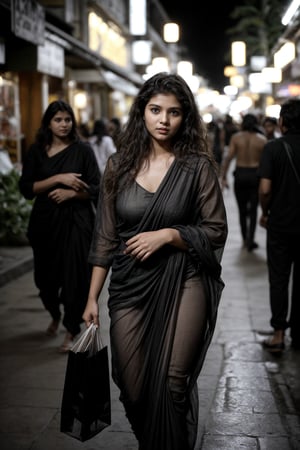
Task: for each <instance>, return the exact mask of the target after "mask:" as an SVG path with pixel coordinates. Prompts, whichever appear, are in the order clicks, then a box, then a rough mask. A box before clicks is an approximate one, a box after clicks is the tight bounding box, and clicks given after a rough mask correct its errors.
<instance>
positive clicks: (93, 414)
mask: <svg viewBox="0 0 300 450" xmlns="http://www.w3.org/2000/svg"><path fill="white" fill-rule="evenodd" d="M92 326H93V325H92ZM89 329H90V327H89ZM89 329H88V331H87V332H85V334H86V333H89ZM97 333H98V332H97V331H95V330H93V333H90V334H91V336H90V337H91V341H94V340H95V339H96V334H97ZM85 337H86V336H85ZM90 344H91V345H90ZM91 348H93V350H92V351H91ZM110 424H111V397H110V375H109V362H108V351H107V346H104V347H101V348H100V349H99V346H97V345H96V347H95V342H91V343H89V345H88V346H87V347H85V351H82V348H81V349H80V350H79V351H78V350H77V352H76V351H73V349H71V350H70V351H69V354H68V361H67V368H66V374H65V383H64V389H63V397H62V404H61V423H60V431H61V432H63V433H66V434H68V435H70V436H72V437H74V438H76V439H79V440H80V441H86V440H88V439H90V438H92V437H93V436H95V435H96V434H98V433H100V431H102V430H103V429H104V428H106V427H107V426H109V425H110Z"/></svg>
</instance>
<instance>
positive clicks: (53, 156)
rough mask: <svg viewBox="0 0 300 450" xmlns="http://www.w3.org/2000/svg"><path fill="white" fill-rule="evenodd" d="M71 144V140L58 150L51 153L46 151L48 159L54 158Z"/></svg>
mask: <svg viewBox="0 0 300 450" xmlns="http://www.w3.org/2000/svg"><path fill="white" fill-rule="evenodd" d="M71 145H72V142H71V143H69V144H67V145H66V146H65V147H64V148H62V149H61V150H59V151H58V152H56V153H54V154H53V155H49V153H48V152H46V154H47V157H48V158H49V159H51V158H55V156H57V155H60V154H61V153H63V152H65V151H66V150H67V149H68V148H69V147H70V146H71Z"/></svg>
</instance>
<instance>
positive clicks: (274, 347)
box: [263, 339, 285, 353]
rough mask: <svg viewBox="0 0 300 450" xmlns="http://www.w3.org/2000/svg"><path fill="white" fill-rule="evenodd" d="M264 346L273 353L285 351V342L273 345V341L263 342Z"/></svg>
mask: <svg viewBox="0 0 300 450" xmlns="http://www.w3.org/2000/svg"><path fill="white" fill-rule="evenodd" d="M263 346H264V348H265V349H267V350H268V351H269V352H271V353H281V352H282V351H283V350H284V349H285V345H284V342H276V343H272V339H267V340H265V341H263Z"/></svg>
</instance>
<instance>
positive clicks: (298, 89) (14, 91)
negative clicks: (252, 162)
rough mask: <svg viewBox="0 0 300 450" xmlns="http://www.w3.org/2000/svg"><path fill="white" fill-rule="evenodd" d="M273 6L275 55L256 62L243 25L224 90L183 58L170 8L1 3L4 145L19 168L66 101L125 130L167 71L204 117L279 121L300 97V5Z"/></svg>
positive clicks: (89, 119)
mask: <svg viewBox="0 0 300 450" xmlns="http://www.w3.org/2000/svg"><path fill="white" fill-rule="evenodd" d="M253 1H254V0H253ZM273 2H276V3H277V4H279V6H280V5H281V6H280V8H281V10H279V13H278V14H280V20H283V19H284V22H282V24H281V29H280V34H277V36H276V40H275V41H274V43H273V45H272V48H271V49H270V51H269V50H267V51H265V54H263V55H261V54H259V55H258V56H256V55H255V54H254V55H251V53H250V52H249V50H250V47H251V45H250V44H251V42H250V41H247V39H246V40H245V39H244V36H242V35H241V36H239V33H238V31H237V30H238V27H236V32H235V35H233V40H234V42H233V43H232V44H236V43H237V44H238V46H235V47H234V46H232V52H231V61H228V65H227V66H226V65H224V74H225V76H226V77H227V80H228V85H226V86H224V89H222V90H221V91H217V90H216V89H213V88H210V86H209V80H207V79H205V77H203V76H201V74H198V73H195V72H194V69H193V61H190V60H189V57H188V49H187V52H184V53H183V52H181V47H180V46H181V42H180V27H181V24H180V23H174V22H172V21H171V17H170V15H169V14H167V12H166V9H165V7H163V6H162V3H166V2H159V1H157V0H93V1H89V0H39V1H34V0H0V147H2V148H5V149H6V150H7V151H8V152H9V155H10V158H11V160H12V162H13V163H21V162H22V158H23V155H24V152H26V149H27V148H28V145H29V144H30V143H31V142H32V141H33V139H34V135H35V132H36V130H37V128H38V126H39V123H40V117H41V115H42V113H43V112H44V110H45V108H46V106H47V105H48V103H49V102H50V101H52V100H55V99H59V98H63V99H65V100H67V101H68V102H69V103H70V104H71V105H72V107H73V108H74V110H75V113H76V117H77V120H78V124H79V125H84V126H87V127H91V126H92V124H93V123H94V121H95V120H96V119H98V118H100V117H102V118H103V117H105V118H111V117H117V118H119V119H120V120H121V123H124V122H125V121H126V118H127V114H128V111H129V108H130V106H131V104H132V100H133V98H134V97H135V95H136V93H137V92H138V89H139V88H140V86H141V85H142V83H143V82H144V80H145V78H147V77H149V76H151V75H152V74H153V73H155V72H157V71H160V70H166V71H171V72H175V71H176V72H178V73H180V74H181V75H182V76H184V77H185V78H186V80H187V81H188V83H189V85H190V87H191V89H192V90H193V92H194V94H195V96H196V97H197V101H198V104H199V108H200V111H201V113H202V114H203V115H207V116H209V115H211V116H212V117H213V116H214V117H216V116H218V115H219V116H224V115H225V114H230V115H231V116H232V117H234V118H237V119H238V117H239V115H240V114H243V113H244V112H246V111H248V110H254V109H255V110H257V111H261V114H262V115H272V116H274V115H276V114H277V113H278V108H279V104H280V102H282V101H283V100H284V99H285V98H287V97H289V96H300V56H299V55H300V26H299V5H300V1H298V0H291V1H289V0H284V1H283V2H279V3H278V2H277V0H273ZM259 3H263V4H264V5H267V6H270V3H272V0H265V1H264V2H259ZM237 5H239V2H237ZM291 7H292V10H291V11H290V8H291ZM241 8H243V6H240V9H241ZM289 11H290V12H289ZM288 12H289V14H288V15H287V13H288ZM264 26H265V25H264ZM181 56H184V57H183V58H182V57H181ZM234 56H235V58H234ZM237 56H239V57H240V58H242V59H240V60H239V59H237ZM271 76H272V77H273V78H271ZM262 77H263V78H262ZM208 120H209V119H208Z"/></svg>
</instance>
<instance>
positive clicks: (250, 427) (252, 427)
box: [205, 412, 288, 437]
mask: <svg viewBox="0 0 300 450" xmlns="http://www.w3.org/2000/svg"><path fill="white" fill-rule="evenodd" d="M205 434H206V435H207V434H208V435H223V436H224V435H228V436H252V437H264V436H266V435H273V436H277V437H288V433H287V431H286V429H285V428H284V427H283V425H282V422H281V418H280V416H279V415H278V414H276V413H270V414H261V413H253V414H251V413H250V414H240V413H239V412H220V413H214V414H211V415H210V416H209V419H208V421H207V422H206V427H205Z"/></svg>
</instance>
